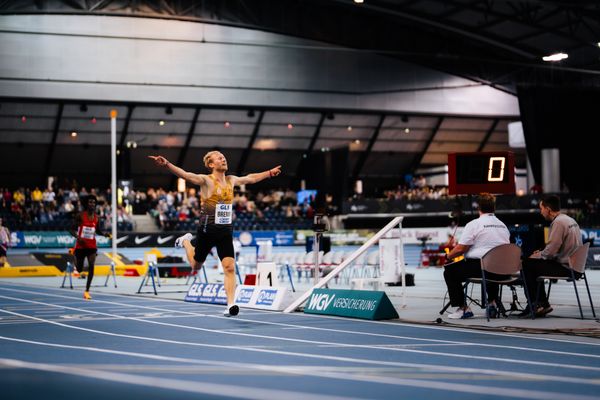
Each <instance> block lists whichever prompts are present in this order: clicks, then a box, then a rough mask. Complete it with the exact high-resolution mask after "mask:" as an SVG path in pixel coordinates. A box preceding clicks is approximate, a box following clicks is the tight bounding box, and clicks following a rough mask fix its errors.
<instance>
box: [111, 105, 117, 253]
mask: <svg viewBox="0 0 600 400" xmlns="http://www.w3.org/2000/svg"><path fill="white" fill-rule="evenodd" d="M110 169H111V176H110V203H111V210H112V213H111V215H112V232H111V234H112V239H111V243H112V259H113V262H114V260H116V259H117V110H110Z"/></svg>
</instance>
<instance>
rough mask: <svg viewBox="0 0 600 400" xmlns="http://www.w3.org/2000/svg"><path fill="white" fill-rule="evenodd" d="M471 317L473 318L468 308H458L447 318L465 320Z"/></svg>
mask: <svg viewBox="0 0 600 400" xmlns="http://www.w3.org/2000/svg"><path fill="white" fill-rule="evenodd" d="M473 317H474V314H473V311H471V309H470V308H467V309H466V310H463V309H462V308H460V307H459V308H458V309H457V310H456V311H455V312H453V313H452V314H450V315H448V318H450V319H467V318H473Z"/></svg>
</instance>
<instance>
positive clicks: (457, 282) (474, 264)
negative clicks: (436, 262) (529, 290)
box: [444, 193, 510, 319]
mask: <svg viewBox="0 0 600 400" xmlns="http://www.w3.org/2000/svg"><path fill="white" fill-rule="evenodd" d="M477 204H478V210H479V218H477V219H474V220H473V221H471V222H469V223H468V224H466V225H465V229H464V230H463V233H462V235H461V236H460V239H459V241H458V244H457V245H456V246H455V247H454V248H453V249H452V250H451V251H450V252H449V253H448V254H447V255H446V258H447V259H448V260H452V259H454V258H457V257H459V256H461V255H464V259H462V260H460V261H457V262H452V263H450V264H446V265H445V266H444V279H445V280H446V286H447V287H448V296H449V297H450V305H451V306H452V307H458V308H457V309H456V311H454V312H451V313H450V315H448V318H451V319H465V318H471V317H473V311H472V310H471V309H470V308H469V306H468V305H467V304H466V303H465V294H464V291H463V282H465V281H466V280H467V279H468V278H479V277H481V257H483V256H484V255H485V253H487V252H488V251H489V250H491V249H493V248H494V247H497V246H500V245H503V244H508V243H510V232H509V231H508V228H507V227H506V225H505V224H504V222H502V221H500V220H499V219H498V218H497V217H496V216H495V215H494V212H495V210H496V198H495V197H494V196H493V195H492V194H489V193H482V194H481V195H479V197H478V198H477ZM486 277H487V278H489V279H494V280H502V279H506V276H504V275H498V274H493V273H486ZM486 291H487V298H488V304H489V306H490V308H489V310H490V317H492V318H494V317H496V316H497V313H498V311H497V308H496V300H498V291H499V286H498V284H497V283H492V282H487V285H486Z"/></svg>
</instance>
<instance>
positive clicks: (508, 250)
mask: <svg viewBox="0 0 600 400" xmlns="http://www.w3.org/2000/svg"><path fill="white" fill-rule="evenodd" d="M486 273H494V274H498V275H507V276H508V277H507V278H506V279H502V280H497V279H489V278H486V276H485V275H486ZM519 278H521V279H522V281H523V285H524V286H525V293H528V292H527V286H526V283H525V279H524V276H523V269H522V267H521V248H520V247H519V246H517V245H516V244H514V243H509V244H502V245H500V246H496V247H494V248H493V249H491V250H489V251H488V252H487V253H485V254H484V255H483V257H481V278H469V279H467V281H466V283H465V286H464V287H465V301H466V299H467V290H468V286H469V284H472V283H478V284H480V285H481V287H482V293H483V299H482V300H483V304H482V306H483V307H485V315H486V317H487V320H488V321H489V320H490V307H489V304H488V299H487V282H491V283H497V284H498V285H500V288H502V287H503V286H505V285H515V284H516V283H517V281H518V280H519ZM501 298H502V291H500V293H499V295H498V301H500V299H501ZM498 307H499V310H498V311H499V312H502V313H503V314H504V315H505V312H504V310H503V307H502V306H501V304H498Z"/></svg>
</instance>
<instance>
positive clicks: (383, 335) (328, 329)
mask: <svg viewBox="0 0 600 400" xmlns="http://www.w3.org/2000/svg"><path fill="white" fill-rule="evenodd" d="M8 290H12V291H16V292H24V293H36V292H30V291H27V290H19V289H8ZM47 296H50V297H59V298H63V297H66V298H69V297H68V296H63V295H56V294H50V293H48V294H47ZM2 297H3V296H0V298H2ZM98 301H99V302H103V303H108V304H118V305H121V306H123V307H127V306H131V307H134V308H143V309H151V310H157V311H164V312H174V313H181V314H187V315H190V316H201V317H212V318H226V317H223V316H220V315H219V316H215V315H210V314H199V313H191V312H186V311H177V310H171V309H165V308H158V307H148V306H132V305H127V304H126V303H117V302H110V301H106V300H98ZM43 304H45V305H47V306H50V305H49V304H46V303H43ZM61 307H63V306H61ZM77 310H81V309H77ZM90 312H93V311H90ZM236 320H238V321H245V322H253V323H257V324H266V325H275V326H285V327H291V328H301V329H306V330H323V331H330V332H337V333H348V334H353V335H364V336H373V337H385V338H392V339H407V340H416V341H424V342H433V343H445V344H457V345H469V346H479V347H487V348H500V349H511V350H518V351H526V352H537V353H547V354H558V355H566V356H573V357H586V358H596V359H598V358H600V355H598V354H593V353H575V352H565V351H558V350H548V349H534V348H530V347H522V346H507V345H496V344H487V343H474V342H463V341H454V340H441V339H426V338H419V337H412V336H399V335H386V334H378V333H369V332H359V331H349V330H341V329H330V328H317V327H312V326H303V325H295V324H286V323H279V322H265V321H259V320H253V319H248V318H241V317H236ZM146 322H148V323H153V322H154V321H146ZM157 323H158V322H157ZM172 326H177V327H182V328H185V327H186V326H185V325H172ZM187 327H188V328H189V329H199V330H203V328H196V327H190V326H187ZM209 331H211V332H219V331H216V330H209ZM222 332H226V331H222ZM469 332H471V331H469ZM232 333H233V332H232ZM248 335H250V334H248ZM255 336H257V337H261V336H258V335H255ZM503 336H504V337H510V336H509V335H503ZM263 337H267V336H263ZM267 338H271V337H270V336H269V337H267ZM278 339H281V340H286V339H285V338H278ZM297 340H300V339H297ZM569 343H571V342H569ZM577 344H578V345H586V344H587V343H580V342H577ZM334 345H335V346H338V347H339V346H340V344H339V343H334ZM356 346H359V345H356ZM462 357H466V358H470V357H469V356H462ZM544 365H546V364H544Z"/></svg>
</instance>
